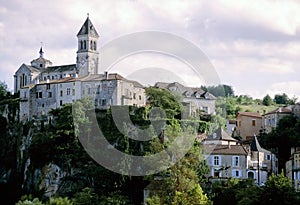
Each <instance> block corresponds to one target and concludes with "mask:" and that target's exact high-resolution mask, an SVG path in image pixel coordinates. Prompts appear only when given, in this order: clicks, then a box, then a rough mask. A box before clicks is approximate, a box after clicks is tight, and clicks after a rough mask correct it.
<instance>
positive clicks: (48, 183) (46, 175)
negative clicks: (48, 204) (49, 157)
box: [39, 163, 66, 197]
mask: <svg viewBox="0 0 300 205" xmlns="http://www.w3.org/2000/svg"><path fill="white" fill-rule="evenodd" d="M65 176H66V173H64V172H63V171H62V170H61V168H60V167H59V166H57V165H56V164H52V163H49V164H48V165H46V166H44V167H43V169H42V173H41V179H42V180H41V183H40V185H39V188H40V190H45V196H46V197H51V196H52V195H54V194H56V192H57V191H58V189H59V185H60V183H61V180H62V178H63V177H65Z"/></svg>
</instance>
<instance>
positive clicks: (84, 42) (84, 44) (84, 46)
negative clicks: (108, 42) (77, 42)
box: [83, 41, 86, 49]
mask: <svg viewBox="0 0 300 205" xmlns="http://www.w3.org/2000/svg"><path fill="white" fill-rule="evenodd" d="M83 49H86V41H83Z"/></svg>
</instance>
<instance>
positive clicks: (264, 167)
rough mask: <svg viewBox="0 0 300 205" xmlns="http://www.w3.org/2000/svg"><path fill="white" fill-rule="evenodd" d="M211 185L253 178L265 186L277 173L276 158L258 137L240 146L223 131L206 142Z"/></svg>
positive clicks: (208, 138) (217, 131)
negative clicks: (236, 179) (270, 176)
mask: <svg viewBox="0 0 300 205" xmlns="http://www.w3.org/2000/svg"><path fill="white" fill-rule="evenodd" d="M203 147H204V150H205V155H206V161H207V165H208V167H209V170H210V171H209V173H208V177H209V179H210V181H211V182H215V181H220V180H228V179H230V178H239V179H248V178H252V179H254V181H255V182H256V184H258V185H263V184H264V183H265V182H266V181H267V178H268V176H269V175H270V174H271V173H277V158H276V156H275V154H273V153H272V152H270V151H268V150H266V149H263V148H262V147H261V146H260V144H259V143H258V141H257V139H256V136H254V137H253V140H252V142H251V143H250V144H240V143H239V142H238V140H236V139H234V138H232V137H230V136H229V135H228V134H227V132H225V131H224V130H222V129H221V128H219V129H217V130H216V131H215V132H214V133H213V134H212V135H210V136H208V137H207V139H206V140H205V141H204V142H203Z"/></svg>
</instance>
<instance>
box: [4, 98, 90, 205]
mask: <svg viewBox="0 0 300 205" xmlns="http://www.w3.org/2000/svg"><path fill="white" fill-rule="evenodd" d="M18 116H19V103H18V101H17V100H15V101H13V102H10V103H8V104H3V105H1V104H0V193H2V195H3V196H5V197H7V198H5V199H4V201H8V202H9V203H8V204H15V201H14V200H16V199H18V198H20V197H21V196H22V195H25V194H35V195H36V194H40V195H44V196H45V197H51V196H53V195H54V194H61V195H68V194H70V193H74V190H76V191H77V190H81V189H83V188H84V187H86V186H87V185H89V181H88V177H86V176H85V174H84V172H83V171H82V170H80V169H75V168H72V166H71V165H70V161H71V160H70V159H68V158H64V160H62V159H59V160H58V161H60V162H58V163H56V162H57V161H55V159H53V155H54V154H53V153H52V154H51V151H52V147H51V146H55V145H51V146H50V147H49V145H48V144H47V143H46V144H43V139H46V138H47V137H45V136H43V135H45V134H47V133H46V132H45V131H41V130H42V129H44V123H42V122H40V121H30V122H29V121H27V122H24V121H23V122H20V121H19V117H18ZM40 136H41V137H44V138H41V139H40V138H39V137H40ZM36 140H41V142H39V143H40V144H39V143H37V142H36ZM33 145H35V146H38V147H40V150H41V149H43V148H47V151H46V152H44V153H43V154H41V153H39V152H35V153H32V152H31V151H32V146H33ZM59 145H61V144H59ZM39 154H40V156H38V157H36V155H39ZM43 155H47V156H45V157H44V156H43ZM37 158H38V159H40V160H42V161H39V160H37ZM37 162H38V163H37Z"/></svg>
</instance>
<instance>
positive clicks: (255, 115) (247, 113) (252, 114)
mask: <svg viewBox="0 0 300 205" xmlns="http://www.w3.org/2000/svg"><path fill="white" fill-rule="evenodd" d="M239 115H242V116H247V117H256V118H262V116H261V115H260V114H259V113H258V112H238V113H237V115H236V116H239Z"/></svg>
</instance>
